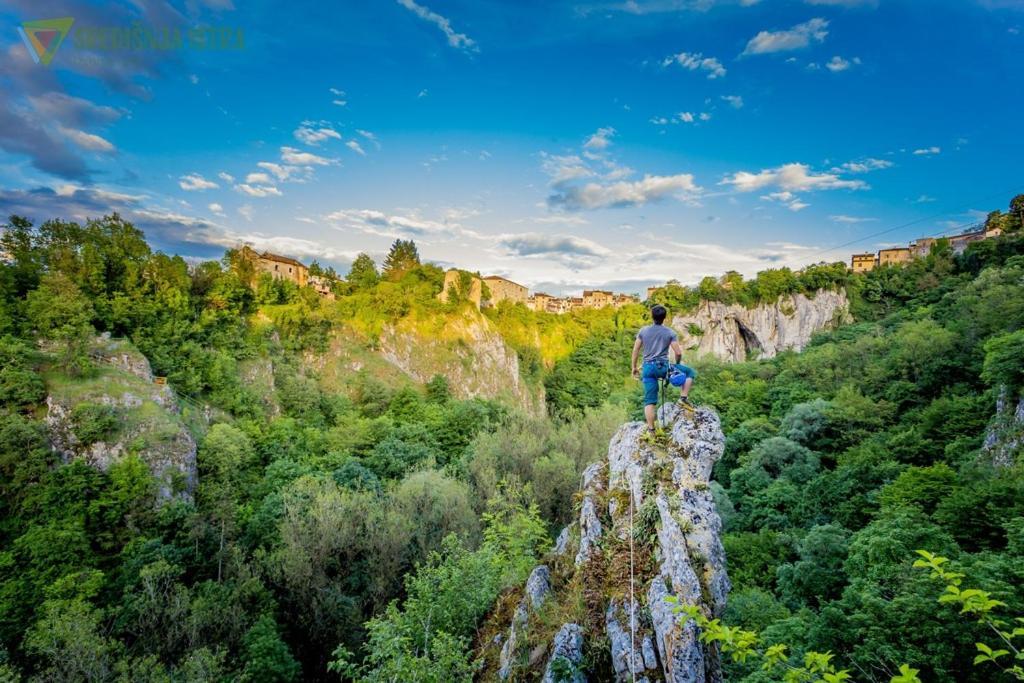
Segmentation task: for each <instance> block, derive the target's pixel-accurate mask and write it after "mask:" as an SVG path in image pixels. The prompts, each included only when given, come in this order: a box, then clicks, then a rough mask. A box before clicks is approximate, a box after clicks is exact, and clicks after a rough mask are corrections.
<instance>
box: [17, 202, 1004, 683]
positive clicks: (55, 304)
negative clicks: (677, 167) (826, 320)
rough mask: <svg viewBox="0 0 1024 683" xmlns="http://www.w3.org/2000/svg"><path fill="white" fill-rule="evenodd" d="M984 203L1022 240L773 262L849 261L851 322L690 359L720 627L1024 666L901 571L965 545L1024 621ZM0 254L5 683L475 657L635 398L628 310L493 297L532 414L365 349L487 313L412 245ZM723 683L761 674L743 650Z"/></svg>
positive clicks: (988, 583) (995, 257)
mask: <svg viewBox="0 0 1024 683" xmlns="http://www.w3.org/2000/svg"><path fill="white" fill-rule="evenodd" d="M989 220H990V221H1000V222H1001V225H1002V227H1003V228H1004V232H1005V235H1004V236H1003V237H1000V238H998V239H994V240H988V241H985V242H981V243H977V244H973V245H971V246H970V247H969V248H968V249H967V251H966V252H964V253H963V254H959V255H954V254H953V253H952V252H951V251H950V249H949V246H948V244H945V243H944V242H942V241H940V242H939V243H938V244H937V245H936V246H935V248H934V249H933V251H932V253H931V254H930V255H929V256H928V257H927V258H924V259H919V260H916V261H913V262H912V263H910V264H909V265H907V266H905V267H882V268H878V269H875V270H874V271H871V272H869V273H866V274H863V275H856V276H854V275H850V274H848V273H846V271H845V268H840V266H836V265H831V266H830V265H822V266H818V267H815V268H811V269H808V270H805V271H804V272H803V273H801V274H793V273H789V272H788V271H786V272H779V271H770V272H769V273H766V274H762V275H760V276H759V277H758V278H756V279H755V280H754V281H751V283H746V284H745V285H744V287H745V289H744V287H740V293H742V294H743V298H741V299H740V300H739V302H740V303H747V304H752V303H754V302H757V301H760V300H764V299H765V297H768V298H770V297H772V296H777V294H775V292H776V290H778V291H779V293H791V292H793V291H801V288H802V287H803V288H806V291H808V292H813V291H816V289H818V288H820V287H844V288H845V289H846V291H847V293H848V295H849V297H850V300H851V307H852V310H851V312H852V314H853V315H854V317H855V319H856V321H857V322H855V323H854V324H851V325H847V326H844V327H840V328H838V329H836V330H833V331H830V332H826V333H822V334H819V335H817V336H816V337H815V339H814V340H813V343H812V344H811V345H810V347H809V348H807V349H805V350H804V351H803V352H802V353H792V352H786V353H782V354H781V355H779V356H778V357H776V358H773V359H768V360H751V361H749V362H745V363H737V364H724V363H717V362H712V361H708V360H702V361H700V362H699V363H698V368H699V369H700V371H701V374H700V379H699V382H698V383H697V384H696V386H695V388H694V392H693V394H692V396H693V397H694V398H695V399H696V400H697V401H698V402H702V403H706V404H710V405H712V406H714V407H715V408H716V410H718V412H719V414H720V415H721V416H722V420H723V426H724V428H725V431H726V434H727V447H726V453H725V456H724V457H723V459H722V460H721V461H720V462H719V463H718V465H717V466H716V471H715V480H716V482H715V483H714V484H713V490H714V491H715V495H716V500H717V502H718V508H719V511H720V513H721V515H722V517H723V520H724V523H725V530H726V534H725V536H724V542H725V546H726V551H727V556H728V569H729V574H730V577H731V578H732V581H733V584H734V588H733V592H732V594H731V596H730V600H729V608H728V613H727V614H726V618H725V622H726V623H727V624H731V625H734V626H737V627H742V628H745V629H751V630H756V631H758V632H759V633H760V634H761V638H762V639H763V641H764V643H765V644H766V645H767V646H771V645H772V644H774V643H786V644H787V645H788V646H789V649H788V650H787V656H788V657H792V658H793V661H794V662H797V661H802V657H803V656H804V654H805V653H807V652H811V651H815V652H831V653H834V657H835V662H834V663H835V665H836V666H837V667H839V668H844V669H849V670H850V671H851V672H852V673H853V675H854V677H855V678H857V679H858V680H865V681H888V680H889V678H890V677H891V676H894V675H897V674H898V673H899V667H900V666H901V665H904V664H906V665H908V666H911V667H913V668H915V669H919V670H920V671H921V677H922V679H923V680H933V681H949V682H952V681H979V682H980V681H993V680H1004V679H1005V680H1009V677H1010V674H1006V673H1003V672H1002V671H1001V669H1000V668H999V666H998V665H994V664H993V665H989V666H985V667H982V666H979V667H975V666H974V665H973V660H974V658H975V656H976V655H977V654H978V651H977V649H976V647H975V643H976V642H989V641H990V640H991V638H990V637H989V636H990V635H991V634H990V633H985V632H984V625H981V624H975V623H974V622H972V621H970V620H966V621H965V620H963V619H961V618H959V617H958V615H957V610H956V609H954V608H953V607H952V606H951V605H949V604H945V603H939V602H938V601H937V597H938V594H939V592H940V590H941V586H939V587H937V586H936V584H935V582H934V580H933V579H931V578H929V576H928V575H927V573H926V572H922V571H921V570H919V569H914V568H913V566H912V563H913V562H914V560H915V559H917V555H915V551H916V550H918V549H927V550H929V551H930V552H932V553H935V554H936V555H940V556H942V557H943V558H949V563H950V565H949V567H951V568H952V569H950V571H954V570H955V571H956V572H962V573H963V574H964V575H966V576H967V577H968V579H967V582H968V583H969V584H970V585H972V586H977V587H979V588H982V589H984V590H985V591H988V593H989V594H990V595H991V596H992V598H993V599H995V600H998V601H1000V602H1001V603H1004V607H1001V608H1000V610H1002V611H1004V612H1005V613H1006V614H1024V471H1022V465H1021V459H1020V456H1019V442H1018V454H1017V456H1016V457H1015V458H1014V457H1011V458H1009V459H1008V460H1007V459H1006V458H1002V459H1000V458H997V457H995V456H994V455H993V453H995V450H997V449H994V447H993V445H992V444H991V443H990V444H989V445H988V447H986V444H985V437H986V430H987V429H990V428H991V427H992V426H993V424H994V423H995V422H998V420H996V421H995V422H994V418H993V415H994V411H995V406H996V403H997V399H1001V400H1002V403H1003V404H1004V405H1009V406H1015V405H1016V404H1017V402H1018V400H1020V398H1021V396H1022V391H1024V237H1022V236H1021V229H1020V228H1021V226H1020V216H1019V215H1017V214H1015V213H1012V212H1011V213H1010V214H1000V213H999V212H995V215H990V217H989ZM0 249H2V251H3V252H4V254H5V260H4V261H3V262H2V263H0V680H19V679H21V678H25V679H29V680H50V681H224V680H243V681H268V682H269V681H296V680H338V677H339V676H341V677H342V678H344V679H346V680H351V679H354V680H365V681H393V680H417V681H448V680H468V679H471V678H472V676H473V673H474V671H475V670H476V663H475V662H474V659H473V641H474V638H475V636H476V632H477V628H478V626H479V625H480V623H481V622H482V620H483V619H484V617H485V616H486V615H487V613H488V612H489V611H490V610H491V609H492V607H493V605H494V604H495V602H496V601H497V600H498V599H499V598H500V597H501V596H502V595H503V594H504V593H505V592H506V591H508V590H510V589H511V588H512V587H513V586H517V585H519V584H521V583H522V581H523V580H524V578H525V576H526V575H527V574H528V573H529V571H530V569H531V568H532V567H533V566H534V565H535V564H536V562H537V561H538V559H539V558H541V557H542V556H543V554H544V553H545V552H546V551H547V549H548V548H549V546H550V543H551V539H552V538H553V537H554V535H555V534H557V532H558V531H559V530H560V529H561V528H562V526H564V525H565V524H566V523H567V522H568V521H569V520H570V519H571V518H572V517H573V514H574V510H573V507H574V504H575V501H574V495H575V493H576V491H577V488H578V482H579V475H580V473H581V472H582V470H583V469H584V468H585V467H586V466H587V465H588V464H589V463H591V462H593V461H595V460H597V459H599V458H601V457H603V456H604V454H605V452H606V449H607V443H608V439H609V437H610V436H611V434H612V433H613V432H614V430H615V429H616V428H617V427H618V426H619V425H620V424H621V423H622V422H623V421H624V420H626V419H629V418H631V417H635V416H636V415H637V414H638V411H639V408H640V406H639V389H638V388H637V386H636V385H635V383H633V382H631V381H630V379H629V376H628V375H629V368H628V363H629V357H628V349H629V347H630V346H631V344H632V340H633V335H634V334H635V330H636V329H637V327H638V326H639V325H641V324H643V322H644V318H645V309H644V307H642V306H640V305H635V306H626V307H623V308H622V309H606V310H601V311H582V312H580V313H574V314H571V315H565V316H554V315H550V314H544V313H534V312H532V311H529V310H527V309H526V308H525V307H523V306H521V305H511V306H510V305H507V304H502V305H499V306H498V307H497V308H495V309H490V310H487V311H485V312H484V313H483V314H482V317H483V320H484V322H483V323H481V324H485V325H487V326H489V329H493V330H495V331H497V332H498V333H499V334H500V335H501V336H502V338H503V339H504V340H505V343H507V344H508V345H509V346H510V347H511V348H512V349H513V350H514V352H515V354H516V356H517V357H518V361H519V366H518V367H519V373H520V375H521V379H522V381H523V382H524V383H525V385H526V386H528V387H531V389H532V390H533V391H536V392H538V393H543V395H544V396H545V397H546V406H547V411H546V412H547V415H541V414H539V413H538V412H537V411H536V410H528V409H526V408H525V407H524V406H522V405H517V404H516V403H515V402H512V401H509V400H505V399H502V398H490V399H488V398H479V397H478V398H465V397H463V398H460V396H461V394H460V393H459V391H458V389H459V388H458V387H453V386H451V384H450V382H449V381H448V380H447V379H446V378H445V374H444V372H443V368H440V367H439V368H437V370H438V372H437V373H436V375H435V376H433V379H430V380H429V381H426V382H415V381H413V380H411V379H409V378H408V377H406V376H404V375H402V373H396V372H395V370H394V368H393V367H390V366H388V364H387V363H385V362H383V361H381V360H380V358H379V355H378V354H376V352H377V350H378V348H379V343H380V341H379V340H380V337H381V335H382V334H383V333H384V332H385V331H386V328H387V326H388V324H389V323H390V322H391V321H395V320H403V321H407V323H408V325H409V326H410V328H411V329H415V327H416V326H418V325H422V326H428V327H429V326H432V325H436V324H437V322H436V321H437V319H442V320H445V319H453V318H457V317H460V316H466V315H470V316H480V315H481V314H479V313H476V312H475V308H473V307H472V305H471V304H469V303H468V301H466V300H465V299H464V298H460V297H459V296H458V295H456V296H455V297H453V298H452V300H450V301H449V302H446V303H442V302H440V301H439V300H438V299H437V296H436V295H437V294H438V293H439V292H440V288H441V286H442V283H443V272H442V271H441V270H440V269H439V268H437V267H436V266H433V265H431V264H425V263H421V262H420V259H419V256H418V254H417V253H416V250H415V245H413V244H412V243H401V244H396V247H395V248H394V249H392V253H391V254H390V255H389V258H388V259H387V261H385V262H384V263H383V264H382V268H380V269H378V267H377V265H376V264H374V263H373V261H372V260H371V259H370V258H369V257H366V256H360V258H359V259H357V260H356V263H355V264H354V265H353V268H352V271H351V272H350V273H349V275H348V276H347V277H346V278H345V279H341V278H338V277H336V276H335V274H334V273H333V272H332V271H330V270H329V269H321V268H320V267H319V266H314V270H316V272H318V273H323V274H325V275H326V276H327V277H328V278H330V279H331V280H332V282H333V286H334V291H335V293H336V295H337V299H336V300H335V301H327V300H324V299H321V298H320V297H319V296H318V295H317V294H316V293H315V292H313V291H312V290H310V289H307V288H298V287H296V286H294V285H291V284H289V283H287V282H281V281H274V280H271V279H270V278H269V277H263V278H260V277H257V274H256V273H255V272H254V271H253V270H252V268H251V264H248V263H247V262H246V261H245V259H244V258H242V257H241V252H240V251H236V250H231V251H229V252H228V253H227V254H226V255H225V257H224V259H222V260H221V261H219V262H218V261H211V262H206V263H201V264H198V265H195V266H189V265H188V264H187V263H186V262H185V261H184V260H183V259H181V258H180V257H174V256H168V255H166V254H162V253H159V252H153V251H152V250H151V249H150V247H149V246H148V245H147V243H146V242H145V239H144V237H143V235H142V233H141V232H140V231H138V230H137V229H135V228H134V227H133V226H132V225H130V224H129V223H127V222H125V221H124V220H122V219H121V218H119V217H118V216H116V215H115V216H108V217H105V218H102V219H99V220H94V221H90V222H88V223H87V224H86V225H84V226H83V225H78V224H75V223H70V222H64V221H49V222H47V223H44V224H42V225H39V226H34V225H32V224H31V223H30V222H29V221H27V220H25V219H23V218H18V217H12V218H11V219H10V220H9V222H8V224H7V225H5V226H4V229H3V234H2V236H0ZM779 288H781V289H779ZM683 290H685V291H683ZM688 292H697V294H696V295H694V294H692V293H688ZM728 292H737V289H736V287H735V286H734V287H732V288H727V289H724V290H723V289H721V288H719V289H718V290H714V288H712V287H711V285H710V283H705V286H703V287H702V288H696V289H686V288H681V292H677V295H678V296H680V297H683V298H686V297H690V298H692V297H693V296H698V297H699V296H710V297H722V296H738V294H727V293H728ZM744 292H745V293H744ZM750 292H756V293H753V294H751V293H750ZM677 303H679V304H680V305H682V303H683V302H677ZM101 334H107V335H109V336H110V337H112V338H113V339H115V340H119V341H118V343H122V344H124V345H126V348H130V349H132V350H133V351H134V350H137V352H141V354H143V355H144V356H145V357H146V358H147V359H148V361H149V363H150V365H151V366H152V370H153V373H154V374H155V375H157V376H160V377H166V378H167V381H168V384H169V385H170V386H171V387H172V388H173V389H174V391H175V396H176V397H177V400H178V403H179V405H178V406H177V407H175V406H168V407H167V408H166V411H165V412H166V413H167V415H164V416H162V417H161V418H160V419H161V420H163V422H160V421H159V420H157V418H156V417H155V416H153V415H147V416H145V417H146V419H148V420H150V422H153V423H155V424H159V425H162V426H161V429H162V430H163V432H167V431H168V430H173V429H174V428H179V429H184V428H187V429H188V430H189V433H190V434H191V435H192V436H193V437H194V439H195V442H196V444H197V448H196V452H195V459H196V463H195V465H196V469H197V473H198V479H197V482H198V483H197V484H196V485H195V488H194V490H192V491H191V493H189V488H188V486H189V485H188V482H178V483H177V484H176V485H175V487H174V490H173V491H172V492H171V493H170V495H166V494H162V493H161V489H160V486H159V485H158V482H157V480H156V479H155V478H154V476H153V468H152V463H151V462H149V461H148V460H147V458H150V457H151V455H152V454H153V453H159V452H160V448H161V443H163V442H162V441H160V438H163V437H160V433H163V432H159V430H157V432H152V431H151V432H145V433H144V434H145V435H148V436H138V434H139V433H140V432H138V431H137V430H136V431H132V426H133V425H134V424H135V422H137V421H138V420H140V419H142V418H141V417H140V416H138V415H137V414H136V413H133V412H131V411H132V410H135V408H131V409H129V408H127V407H125V405H124V404H123V403H118V402H117V401H105V400H102V397H100V398H96V397H95V395H94V392H93V390H94V388H95V385H96V381H95V380H96V378H97V377H100V376H102V377H103V378H104V381H106V382H114V381H115V380H117V377H118V375H117V373H118V372H121V371H120V370H116V369H111V368H110V367H108V366H107V365H105V364H104V363H103V362H102V359H101V358H100V357H98V355H97V353H98V352H97V344H98V343H99V341H98V340H99V339H100V337H99V335H101ZM452 343H453V344H458V343H459V342H457V341H453V342H452ZM339 344H343V345H344V351H345V353H346V354H349V356H348V357H351V358H353V359H355V361H354V362H353V364H351V365H350V366H348V370H346V371H345V372H344V373H342V376H339V375H338V373H337V371H332V372H331V373H328V372H326V371H325V370H323V364H322V363H321V361H323V359H324V358H325V357H329V356H330V355H331V354H333V353H337V352H338V348H339V346H338V345H339ZM470 352H471V349H470ZM375 359H376V360H375ZM329 374H330V377H328V375H329ZM125 381H127V380H125ZM87 388H88V391H86V389H87ZM55 393H59V394H60V395H61V396H65V397H72V398H73V397H76V396H89V397H90V398H88V400H80V401H79V402H78V403H77V404H76V405H75V406H74V408H73V410H72V411H71V412H70V414H69V416H68V418H67V419H68V421H69V424H70V430H71V432H72V433H73V434H74V437H75V442H76V443H77V444H78V447H79V448H80V449H82V452H83V453H85V452H86V451H89V449H94V450H95V449H102V448H103V447H104V445H110V444H113V443H118V444H119V445H120V446H121V447H122V448H121V450H120V451H119V453H120V457H119V458H118V459H117V460H116V461H115V462H113V464H111V465H110V466H109V467H107V468H106V469H99V468H96V467H93V466H91V465H89V464H87V462H86V459H85V458H78V457H74V458H64V457H62V456H61V455H60V454H59V453H57V452H55V451H54V450H53V449H52V448H51V439H52V434H51V430H52V425H51V424H49V423H48V422H47V421H46V417H47V413H48V405H47V399H48V397H51V398H52V396H53V395H54V394H55ZM147 405H148V404H147ZM147 409H148V410H150V411H151V412H152V411H157V409H156V408H153V407H152V406H150V407H149V408H147ZM1011 409H1012V408H1011ZM157 412H159V411H157ZM179 424H180V425H183V426H178V427H176V425H179ZM1019 427H1020V426H1019V425H1017V427H1014V426H1013V425H1012V424H1010V425H1009V426H1008V427H1007V428H1008V429H1009V430H1010V431H1011V432H1012V430H1013V429H1014V428H1017V429H1019ZM158 432H159V433H158ZM153 433H156V434H157V436H152V435H151V434H153ZM158 437H159V438H158ZM994 438H995V437H994ZM1000 438H1001V437H1000ZM1006 438H1007V439H1012V434H1011V436H1008V437H1006ZM1017 438H1020V437H1019V432H1018V436H1017ZM147 439H148V440H149V441H148V442H147ZM998 440H999V439H998V438H996V441H998ZM1004 445H1005V444H1004ZM89 452H92V451H89ZM728 677H729V680H730V681H746V682H748V683H756V682H760V681H766V680H777V679H775V678H772V677H771V676H770V675H769V674H768V673H766V672H764V671H762V670H761V669H759V668H758V667H757V666H756V665H755V664H754V663H751V662H748V663H744V662H732V663H730V664H729V669H728ZM1000 677H1002V678H1000Z"/></svg>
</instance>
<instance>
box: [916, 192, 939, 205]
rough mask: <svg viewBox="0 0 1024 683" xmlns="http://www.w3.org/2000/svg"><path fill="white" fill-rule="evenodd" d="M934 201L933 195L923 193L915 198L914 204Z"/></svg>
mask: <svg viewBox="0 0 1024 683" xmlns="http://www.w3.org/2000/svg"><path fill="white" fill-rule="evenodd" d="M934 201H935V197H930V196H928V195H926V194H923V195H921V196H920V197H918V198H917V199H915V200H914V203H915V204H929V203H931V202H934Z"/></svg>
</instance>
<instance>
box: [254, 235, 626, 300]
mask: <svg viewBox="0 0 1024 683" xmlns="http://www.w3.org/2000/svg"><path fill="white" fill-rule="evenodd" d="M241 251H242V255H243V257H244V258H246V259H248V260H249V261H251V262H252V263H253V266H254V267H255V269H256V271H257V272H258V273H267V274H269V275H270V276H271V277H272V278H274V279H275V280H288V281H291V282H294V283H295V284H296V285H298V286H299V287H311V288H313V289H314V290H315V291H316V292H317V293H318V294H320V296H322V297H324V298H326V299H329V300H333V299H334V298H335V295H334V291H333V289H332V287H331V284H332V281H331V278H330V277H327V276H325V275H310V272H309V267H308V266H306V265H304V264H303V263H301V262H299V261H297V260H295V259H293V258H290V257H288V256H281V255H279V254H273V253H271V252H269V251H264V252H262V253H260V252H257V251H256V250H254V249H252V248H250V247H248V246H245V247H242V249H241ZM464 279H468V280H469V283H468V287H465V289H466V290H467V292H466V295H465V296H466V298H467V299H469V301H471V302H472V303H473V304H475V305H476V307H477V308H485V307H488V306H496V305H498V304H499V303H501V302H502V301H511V302H512V303H520V304H523V305H525V306H526V307H527V308H529V309H530V310H533V311H546V312H548V313H568V312H570V311H577V310H581V309H585V308H606V307H609V306H611V307H615V308H618V307H619V306H623V305H625V304H629V303H637V302H639V300H640V299H639V297H636V296H632V295H629V294H616V293H614V292H610V291H607V290H603V289H585V290H583V295H582V296H577V297H557V296H552V295H551V294H546V293H544V292H535V293H533V294H530V293H529V292H530V290H529V288H528V287H526V286H525V285H521V284H519V283H518V282H513V281H512V280H509V279H508V278H504V277H501V276H500V275H487V276H485V277H478V276H476V275H474V274H472V273H468V272H466V271H462V270H458V269H456V268H452V269H450V270H448V271H447V272H446V273H445V277H444V288H443V289H442V291H441V293H440V294H438V299H440V300H441V301H445V302H447V301H448V300H449V299H451V298H452V297H453V296H454V292H456V291H459V290H460V289H461V288H463V287H464V285H463V280H464Z"/></svg>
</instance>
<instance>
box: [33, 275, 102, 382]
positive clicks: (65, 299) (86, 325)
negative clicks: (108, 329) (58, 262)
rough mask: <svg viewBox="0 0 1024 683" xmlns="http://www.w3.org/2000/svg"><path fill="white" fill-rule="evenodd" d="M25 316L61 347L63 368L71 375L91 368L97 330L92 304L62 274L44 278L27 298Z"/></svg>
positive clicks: (44, 336)
mask: <svg viewBox="0 0 1024 683" xmlns="http://www.w3.org/2000/svg"><path fill="white" fill-rule="evenodd" d="M26 313H27V314H28V319H29V321H30V322H31V324H32V326H33V327H34V328H35V329H36V330H37V331H38V333H39V334H40V335H41V336H42V337H43V338H45V339H48V340H50V341H53V342H55V343H56V344H57V345H58V348H59V352H58V353H59V357H60V363H61V366H62V367H63V368H64V369H65V370H67V371H68V372H69V373H71V374H82V373H83V372H85V371H86V370H87V369H88V368H89V359H88V353H87V352H88V350H89V344H90V342H91V341H92V337H93V335H94V334H95V330H93V327H92V325H91V320H92V318H93V315H94V311H93V307H92V304H91V303H90V302H89V300H88V299H87V298H86V297H85V296H84V295H83V294H82V292H81V290H79V289H78V287H77V286H76V285H75V283H74V282H72V281H71V279H70V278H69V277H68V276H67V275H64V274H63V273H49V274H47V275H44V276H43V278H42V280H41V281H40V283H39V288H38V289H36V290H35V291H33V292H31V293H30V294H29V295H28V300H27V303H26Z"/></svg>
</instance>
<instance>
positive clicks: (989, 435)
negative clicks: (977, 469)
mask: <svg viewBox="0 0 1024 683" xmlns="http://www.w3.org/2000/svg"><path fill="white" fill-rule="evenodd" d="M1022 451H1024V396H1022V397H1019V398H1017V400H1016V401H1014V400H1013V399H1012V398H1011V397H1010V396H1009V395H1008V392H1007V390H1006V388H1005V387H1003V390H1002V391H1001V392H1000V393H999V398H998V399H996V414H995V416H994V417H993V418H992V421H991V422H990V423H989V425H988V429H987V430H986V431H985V442H984V444H983V445H982V456H983V457H984V458H986V459H987V460H988V461H989V462H990V463H992V465H993V466H995V467H1012V466H1013V464H1014V462H1016V460H1017V459H1018V458H1019V457H1020V454H1021V452H1022Z"/></svg>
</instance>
